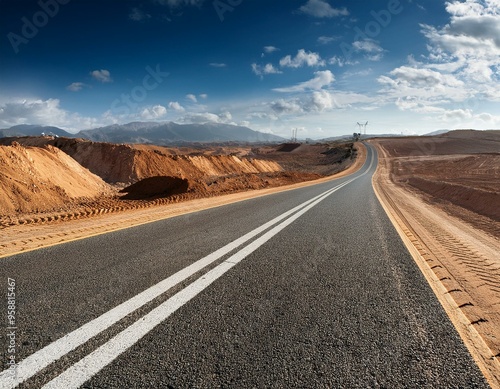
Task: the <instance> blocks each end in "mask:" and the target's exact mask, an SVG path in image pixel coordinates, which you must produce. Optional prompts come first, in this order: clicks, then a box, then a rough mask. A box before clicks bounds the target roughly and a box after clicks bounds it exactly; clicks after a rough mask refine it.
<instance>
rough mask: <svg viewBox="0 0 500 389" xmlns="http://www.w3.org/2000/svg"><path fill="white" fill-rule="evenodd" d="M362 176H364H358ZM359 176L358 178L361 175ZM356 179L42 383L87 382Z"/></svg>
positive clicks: (55, 388) (51, 388)
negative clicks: (193, 299) (306, 214)
mask: <svg viewBox="0 0 500 389" xmlns="http://www.w3.org/2000/svg"><path fill="white" fill-rule="evenodd" d="M359 177H361V176H359ZM359 177H357V178H359ZM355 179H356V178H354V179H351V180H349V181H347V182H345V183H343V184H341V185H338V186H337V187H335V188H333V189H331V190H329V191H327V192H325V193H323V194H322V195H320V197H319V198H317V199H316V200H315V201H313V202H312V203H310V204H309V205H307V206H306V207H304V208H302V209H301V210H300V211H299V212H297V213H295V214H294V215H293V216H290V217H289V218H288V219H286V220H285V221H283V222H281V223H280V224H278V225H277V226H275V227H274V228H272V229H271V230H269V231H268V232H266V233H265V234H263V235H262V236H260V237H259V238H257V239H255V240H254V241H253V242H251V243H250V244H248V245H247V246H245V247H244V248H242V249H241V250H240V251H238V252H237V253H235V254H233V255H232V256H231V257H229V258H228V259H227V260H225V261H224V262H222V263H221V264H219V265H217V266H216V267H215V268H213V269H212V270H210V271H208V272H207V273H206V274H205V275H203V276H202V277H200V278H198V279H197V280H196V281H194V282H193V283H191V284H190V285H188V286H187V287H186V288H184V289H182V290H181V291H180V292H178V293H176V294H175V295H174V296H172V297H171V298H169V299H168V300H167V301H165V302H164V303H162V304H161V305H159V306H158V307H156V308H155V309H153V310H152V311H151V312H149V313H148V314H146V315H145V316H144V317H142V318H141V319H139V320H137V321H136V322H135V323H134V324H132V325H131V326H130V327H127V328H126V329H125V330H123V331H122V332H120V333H119V334H118V335H116V336H115V337H114V338H112V339H110V340H109V341H108V342H106V343H105V344H103V345H102V346H100V347H99V348H97V349H96V350H94V351H93V352H91V353H90V354H88V355H87V356H86V357H84V358H83V359H81V360H80V361H78V362H77V363H75V364H74V365H73V366H71V367H70V368H68V369H67V370H66V371H64V372H63V373H62V374H60V375H59V376H57V377H56V378H54V379H53V380H52V381H50V382H49V383H47V384H46V385H45V386H43V389H59V388H65V389H71V388H78V387H80V386H81V385H83V384H84V383H85V382H86V381H88V380H89V379H90V378H92V377H93V376H94V375H95V374H97V373H98V372H99V371H100V370H101V369H103V368H104V367H105V366H107V365H108V364H109V363H111V362H112V361H113V360H114V359H116V358H117V357H118V356H119V355H120V354H122V353H123V352H125V351H126V350H127V349H129V348H130V347H131V346H133V345H134V344H135V343H137V342H138V341H139V340H140V339H141V338H142V337H143V336H145V335H146V334H147V333H148V332H150V331H151V330H152V329H153V328H155V327H156V326H157V325H159V324H160V323H161V322H163V321H164V320H165V319H167V318H168V317H169V316H170V315H171V314H172V313H174V312H175V311H176V310H177V309H179V308H180V307H182V306H183V305H184V304H186V303H187V302H188V301H189V300H191V299H192V298H193V297H195V296H196V295H198V294H199V293H200V292H201V291H203V290H204V289H205V288H207V287H208V286H209V285H210V284H212V283H213V282H214V281H215V280H217V279H218V278H219V277H221V276H222V275H223V274H224V273H226V272H227V271H228V270H229V269H231V268H232V267H234V266H235V265H236V264H238V263H239V262H241V261H242V260H243V259H244V258H246V257H247V256H248V255H250V254H251V253H253V252H254V251H255V250H257V249H258V248H259V247H260V246H262V245H263V244H264V243H266V242H267V241H268V240H270V239H271V238H272V237H274V236H275V235H276V234H278V233H279V232H280V231H281V230H283V229H284V228H285V227H287V226H288V225H290V224H291V223H293V222H294V221H295V220H297V219H298V218H299V217H300V216H302V215H303V214H304V213H306V212H307V211H309V210H310V209H311V208H313V207H314V206H316V205H317V204H319V203H320V202H321V201H323V200H324V199H325V198H327V197H328V196H330V195H331V194H332V193H334V192H336V191H337V190H339V189H340V188H342V187H344V186H346V185H347V184H349V183H351V182H352V181H354V180H355Z"/></svg>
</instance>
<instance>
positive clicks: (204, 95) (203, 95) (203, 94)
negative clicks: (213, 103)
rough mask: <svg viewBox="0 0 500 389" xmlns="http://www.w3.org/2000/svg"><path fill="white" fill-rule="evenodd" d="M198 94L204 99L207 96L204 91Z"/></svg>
mask: <svg viewBox="0 0 500 389" xmlns="http://www.w3.org/2000/svg"><path fill="white" fill-rule="evenodd" d="M199 96H200V99H206V98H207V97H208V95H207V94H206V93H202V94H200V95H199Z"/></svg>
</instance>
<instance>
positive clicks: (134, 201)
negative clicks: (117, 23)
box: [0, 138, 365, 257]
mask: <svg viewBox="0 0 500 389" xmlns="http://www.w3.org/2000/svg"><path fill="white" fill-rule="evenodd" d="M12 141H13V140H8V139H7V140H5V139H4V140H0V143H1V142H3V143H4V144H10V143H12ZM15 141H16V142H17V143H18V145H16V146H15V147H17V148H18V149H20V150H21V151H20V152H22V153H28V154H30V155H31V157H30V158H31V159H32V163H33V165H37V166H38V165H40V164H39V163H38V159H37V158H38V157H37V155H38V154H39V153H42V154H44V153H45V150H46V149H47V148H49V149H51V150H52V149H54V148H55V150H56V151H57V152H58V153H61V154H64V153H62V152H61V150H63V151H64V152H65V153H67V154H68V155H71V156H72V157H73V158H74V159H75V160H76V161H79V162H80V163H81V165H82V166H86V167H87V168H88V169H89V170H90V171H87V174H89V175H90V177H96V174H92V170H93V171H94V172H96V173H100V174H101V175H103V176H104V177H106V180H107V181H108V184H107V185H108V187H107V190H113V191H114V194H112V195H108V194H106V193H103V195H102V196H101V197H98V198H95V197H94V198H88V197H84V198H78V197H76V198H73V199H70V198H69V197H68V196H67V195H66V194H65V196H64V198H63V200H65V201H66V202H65V204H64V205H61V206H58V207H56V208H50V206H47V207H46V208H45V209H44V208H43V207H42V206H43V204H40V203H39V199H38V197H36V196H33V194H32V193H31V192H30V191H28V192H27V193H28V194H31V196H28V199H29V201H27V203H26V204H27V206H26V207H25V208H24V209H23V210H18V211H17V212H16V211H14V212H10V213H8V212H5V211H3V214H1V213H0V230H1V238H0V257H1V256H5V255H10V254H13V253H16V252H20V251H26V250H33V249H36V248H40V247H45V246H48V245H52V244H57V243H61V242H66V241H69V240H72V239H79V238H82V237H85V236H91V235H95V234H100V233H104V232H109V231H113V230H116V229H120V228H126V227H129V226H132V225H137V224H142V223H146V222H150V221H153V220H159V219H163V218H166V217H171V216H175V215H178V214H183V213H188V212H194V211H197V210H200V209H205V208H209V207H214V206H219V205H223V204H226V203H229V202H234V201H239V200H242V199H244V198H251V197H255V196H258V195H263V194H266V193H271V192H273V191H278V190H286V189H288V188H292V187H295V186H296V185H299V186H300V185H304V184H303V183H307V182H312V181H313V180H314V182H317V180H322V179H326V180H328V179H331V178H332V176H331V175H325V174H320V173H318V172H323V173H324V172H327V171H328V172H329V174H333V173H336V177H338V176H339V174H340V175H345V174H348V173H349V172H351V171H353V170H352V169H358V168H359V167H360V166H361V164H362V161H363V158H364V155H365V152H364V147H363V146H359V147H358V148H359V151H360V153H361V157H360V158H356V156H357V148H356V147H353V145H352V144H320V145H302V146H300V147H293V148H294V152H293V155H292V152H291V151H286V150H285V151H283V150H281V148H282V147H283V145H275V146H269V145H263V146H260V147H255V146H253V147H250V146H234V145H233V146H230V147H228V146H210V147H207V146H205V147H197V148H186V147H184V148H179V149H173V148H166V147H160V146H145V145H138V146H135V145H134V146H129V145H109V144H102V143H95V142H86V141H77V140H74V139H71V140H64V139H61V138H59V139H52V138H19V139H16V140H15ZM19 143H23V144H24V148H23V147H21V146H20V145H19ZM11 147H12V146H0V150H2V148H3V149H6V148H7V149H10V148H11ZM287 147H288V146H286V145H285V149H286V148H287ZM291 155H292V156H291ZM70 159H71V158H70ZM290 160H301V161H302V162H301V164H302V166H307V168H308V169H302V170H300V169H299V168H300V166H298V167H297V168H296V169H294V168H291V167H290V165H289V162H288V161H290ZM96 161H100V163H99V164H97V163H96ZM73 162H75V161H74V160H73ZM281 163H282V164H283V166H282V165H281ZM117 166H119V167H121V169H117ZM14 167H15V165H14ZM12 170H13V171H15V170H16V169H12ZM124 171H125V173H124ZM125 176H126V177H135V179H133V180H131V181H129V182H128V183H123V182H118V183H117V181H118V180H121V179H122V178H123V177H125ZM113 177H114V178H113ZM186 177H187V178H186ZM12 178H13V177H12V176H8V177H6V176H2V174H1V172H0V182H2V181H3V182H6V185H4V188H3V190H4V191H6V192H9V190H10V189H9V188H11V186H9V184H12ZM96 178H97V179H99V177H96ZM16 179H18V181H19V180H20V179H19V177H17V178H16ZM21 181H23V180H21ZM24 181H25V180H24ZM113 181H114V183H113V184H110V183H109V182H113ZM85 182H86V180H85V179H83V180H82V183H81V184H82V185H83V184H84V183H85ZM101 182H102V181H101ZM24 184H25V185H27V186H29V185H30V182H25V183H24ZM60 184H61V185H62V183H60ZM128 184H132V185H130V186H128V187H127V188H124V187H125V186H127V185H128ZM118 190H122V191H124V192H127V193H125V194H124V193H118ZM59 193H63V191H59ZM25 197H26V196H25ZM49 205H50V204H49ZM4 209H5V208H4ZM0 210H2V208H1V207H0Z"/></svg>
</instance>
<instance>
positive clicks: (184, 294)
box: [0, 158, 373, 389]
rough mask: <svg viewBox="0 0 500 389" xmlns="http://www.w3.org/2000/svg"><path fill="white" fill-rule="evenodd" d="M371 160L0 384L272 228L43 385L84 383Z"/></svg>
mask: <svg viewBox="0 0 500 389" xmlns="http://www.w3.org/2000/svg"><path fill="white" fill-rule="evenodd" d="M372 164H373V158H372V161H371V163H370V166H369V167H368V168H367V170H366V171H365V172H364V173H363V174H361V175H359V176H357V177H355V178H352V179H350V180H348V181H346V182H344V183H342V184H340V185H337V186H336V187H334V188H332V189H329V190H327V191H325V192H323V193H322V194H320V195H318V196H316V197H314V198H312V199H311V200H308V201H306V202H304V203H302V204H300V205H298V206H297V207H295V208H292V209H290V210H289V211H287V212H285V213H283V214H281V215H280V216H278V217H276V218H274V219H273V220H271V221H269V222H267V223H265V224H263V225H262V226H260V227H258V228H256V229H254V230H253V231H250V232H249V233H247V234H246V235H243V236H242V237H240V238H238V239H236V240H234V241H233V242H231V243H229V244H227V245H226V246H224V247H222V248H220V249H218V250H217V251H214V252H213V253H211V254H209V255H208V256H206V257H204V258H202V259H200V260H198V261H197V262H194V263H193V264H191V265H189V266H187V267H186V268H184V269H182V270H180V271H178V272H177V273H175V274H173V275H171V276H170V277H168V278H166V279H164V280H163V281H160V282H159V283H157V284H156V285H153V286H152V287H150V288H148V289H146V290H145V291H143V292H141V293H139V294H138V295H136V296H135V297H132V298H131V299H129V300H127V301H125V302H123V303H122V304H120V305H118V306H117V307H115V308H113V309H111V310H110V311H108V312H106V313H104V314H102V315H101V316H99V317H97V318H96V319H94V320H92V321H90V322H88V323H87V324H84V325H83V326H82V327H80V328H78V329H76V330H74V331H73V332H70V333H69V334H67V335H65V336H63V337H62V338H60V339H58V340H56V341H55V342H53V343H51V344H49V345H48V346H46V347H44V348H43V349H41V350H39V351H37V352H35V353H33V354H32V355H30V356H29V357H27V358H25V359H24V360H22V361H21V362H19V363H18V364H17V366H16V373H17V374H16V375H15V376H12V372H11V371H9V370H5V371H3V372H2V373H0V387H2V388H6V389H7V388H14V387H16V386H17V385H19V384H20V383H22V382H24V381H26V380H27V379H29V378H30V377H32V376H34V375H35V374H37V373H38V372H40V371H41V370H42V369H44V368H45V367H47V366H48V365H50V364H51V363H53V362H55V361H57V360H58V359H59V358H61V357H63V356H64V355H66V354H67V353H69V352H71V351H72V350H74V349H76V348H77V347H79V346H81V345H82V344H84V343H85V342H87V341H88V340H90V339H91V338H92V337H94V336H96V335H98V334H99V333H101V332H103V331H105V330H106V329H108V328H109V327H111V326H112V325H113V324H115V323H116V322H118V321H119V320H121V319H123V318H124V317H125V316H127V315H129V314H130V313H132V312H134V311H135V310H137V309H138V308H140V307H142V306H143V305H145V304H147V303H149V302H150V301H152V300H153V299H155V298H156V297H158V296H160V295H162V294H163V293H165V292H167V291H168V290H169V289H171V288H173V287H174V286H176V285H177V284H179V283H181V282H183V281H184V280H186V279H187V278H189V277H191V276H192V275H194V274H195V273H197V272H198V271H200V270H202V269H204V268H205V267H207V266H208V265H210V264H212V263H213V262H215V261H217V260H218V259H220V258H222V257H223V256H224V255H226V254H229V253H230V252H231V251H233V250H234V249H236V248H238V247H239V246H241V245H242V244H244V243H246V242H248V241H249V240H250V239H252V238H254V237H256V236H257V235H259V234H261V233H262V232H264V231H266V230H267V229H269V228H271V227H273V226H274V227H273V228H272V229H270V230H269V231H267V232H266V233H264V234H263V235H261V236H260V237H259V238H257V239H255V240H254V241H253V242H251V243H250V244H248V245H247V246H245V247H243V248H242V249H240V250H239V251H237V252H236V253H235V254H233V255H231V256H230V257H229V258H227V259H226V260H225V261H223V262H222V263H220V264H219V265H217V266H216V267H215V268H213V269H212V270H210V271H208V272H207V273H205V274H204V275H202V276H201V277H200V278H198V279H197V280H196V281H194V282H192V283H191V284H190V285H188V286H187V287H186V288H184V289H182V290H181V291H179V292H177V293H176V294H175V295H173V296H172V297H170V298H169V299H168V300H166V301H165V302H163V303H162V304H160V305H159V306H158V307H156V308H155V309H153V310H152V311H150V312H149V313H148V314H146V315H145V316H143V317H142V318H141V319H139V320H137V321H136V322H135V323H133V324H132V325H131V326H129V327H128V328H126V329H125V330H123V331H122V332H120V333H119V334H118V335H116V336H115V337H113V338H112V339H110V340H109V341H108V342H106V343H104V344H103V345H102V346H100V347H99V348H97V349H96V350H94V351H93V352H91V353H90V354H88V355H87V356H86V357H84V358H83V359H81V360H80V361H78V362H77V363H75V364H74V365H72V366H71V367H70V368H68V369H67V370H66V371H64V372H63V373H62V374H60V375H59V376H57V377H56V378H54V379H53V380H52V381H50V382H49V383H47V384H46V385H45V386H44V388H65V389H69V388H78V387H80V386H81V385H82V384H83V383H84V382H85V381H87V380H89V379H90V378H92V377H93V376H94V375H95V374H97V373H98V372H99V371H100V370H101V369H102V368H104V367H105V366H106V365H108V364H109V363H111V362H112V361H113V360H114V359H116V358H117V357H118V356H119V355H120V354H122V353H123V352H124V351H126V350H127V349H128V348H130V347H131V346H132V345H134V344H135V343H136V342H137V341H139V340H140V339H141V338H142V337H143V336H144V335H146V334H147V333H148V332H150V331H151V330H152V329H153V328H154V327H156V326H157V325H158V324H160V323H161V322H163V321H164V320H165V319H167V318H168V317H169V316H170V315H171V314H172V313H174V312H175V311H176V310H177V309H179V308H180V307H182V306H183V305H184V304H186V303H187V302H188V301H189V300H191V299H192V298H193V297H195V296H196V295H197V294H198V293H200V292H201V291H202V290H204V289H205V288H206V287H208V286H209V285H210V284H211V283H213V282H214V281H215V280H217V279H218V278H219V277H221V276H222V275H223V274H224V273H226V272H227V271H228V270H229V269H231V268H232V267H233V266H235V265H236V264H238V263H239V262H241V261H242V260H243V259H244V258H245V257H247V256H248V255H249V254H251V253H252V252H254V251H255V250H257V249H258V248H259V247H260V246H262V245H263V244H264V243H265V242H267V241H268V240H270V239H271V238H272V237H273V236H275V235H276V234H278V233H279V232H280V231H281V230H283V229H284V228H285V227H287V226H288V225H290V224H291V223H293V222H294V221H295V220H297V219H298V218H299V217H300V216H302V215H303V214H304V213H306V212H307V211H309V210H310V209H311V208H313V207H314V206H316V205H317V204H319V203H320V202H321V201H323V200H324V199H325V198H327V197H328V196H330V195H331V194H332V193H334V192H336V191H337V190H339V189H340V188H342V187H344V186H346V185H348V184H350V183H351V182H353V181H354V180H356V179H358V178H360V177H362V176H364V175H365V174H366V173H367V172H368V171H369V170H370V168H371V166H372ZM280 222H281V223H280ZM278 223H279V224H278ZM276 224H277V225H276Z"/></svg>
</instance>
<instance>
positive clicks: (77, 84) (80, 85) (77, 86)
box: [66, 82, 87, 92]
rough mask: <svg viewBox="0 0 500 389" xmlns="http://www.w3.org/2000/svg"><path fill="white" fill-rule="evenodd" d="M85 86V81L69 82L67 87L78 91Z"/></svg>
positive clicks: (72, 90)
mask: <svg viewBox="0 0 500 389" xmlns="http://www.w3.org/2000/svg"><path fill="white" fill-rule="evenodd" d="M85 86H87V85H85V84H84V83H83V82H73V83H71V84H69V85H68V86H67V87H66V89H67V90H69V91H71V92H78V91H80V90H82V89H83V88H84V87H85Z"/></svg>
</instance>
